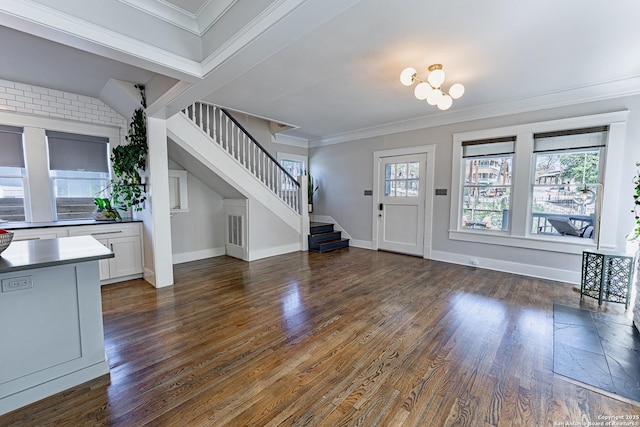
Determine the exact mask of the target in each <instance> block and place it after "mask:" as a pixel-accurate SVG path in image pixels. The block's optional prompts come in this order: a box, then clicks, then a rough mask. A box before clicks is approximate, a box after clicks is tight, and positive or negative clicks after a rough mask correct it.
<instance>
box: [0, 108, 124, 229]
mask: <svg viewBox="0 0 640 427" xmlns="http://www.w3.org/2000/svg"><path fill="white" fill-rule="evenodd" d="M0 123H1V124H5V125H9V126H20V127H22V128H23V129H24V131H23V147H24V154H25V159H24V160H25V164H26V176H25V177H24V190H25V216H26V222H51V221H54V220H55V209H53V207H52V203H51V200H52V193H53V192H52V188H51V180H50V179H49V161H48V156H47V153H48V147H47V139H46V136H45V129H46V130H52V131H59V132H69V133H78V134H84V135H95V136H104V137H107V138H109V147H110V148H111V149H113V148H114V147H115V146H117V145H119V143H120V141H121V138H120V128H119V127H116V126H108V125H100V124H95V123H83V122H73V121H66V120H60V119H57V118H51V117H42V116H27V115H22V114H15V113H13V112H3V111H0ZM109 171H110V174H111V173H112V170H111V165H109Z"/></svg>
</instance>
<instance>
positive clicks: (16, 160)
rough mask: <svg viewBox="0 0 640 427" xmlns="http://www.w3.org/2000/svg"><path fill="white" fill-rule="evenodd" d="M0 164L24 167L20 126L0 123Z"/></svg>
mask: <svg viewBox="0 0 640 427" xmlns="http://www.w3.org/2000/svg"><path fill="white" fill-rule="evenodd" d="M0 166H2V167H14V168H23V167H24V152H23V150H22V128H20V127H15V126H5V125H0Z"/></svg>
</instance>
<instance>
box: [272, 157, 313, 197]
mask: <svg viewBox="0 0 640 427" xmlns="http://www.w3.org/2000/svg"><path fill="white" fill-rule="evenodd" d="M278 162H280V166H282V168H283V169H284V170H286V171H287V172H288V173H289V175H291V176H292V177H294V178H298V177H299V176H301V175H304V174H305V172H306V171H307V169H306V167H307V166H306V165H307V157H306V156H299V155H296V154H290V153H281V152H278ZM281 180H282V182H281V183H280V185H281V187H280V188H281V190H282V191H292V190H296V191H297V189H298V186H297V185H295V184H293V183H291V182H290V181H289V179H288V178H287V177H286V175H285V174H282V176H281Z"/></svg>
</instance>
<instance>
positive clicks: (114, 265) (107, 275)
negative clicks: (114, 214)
mask: <svg viewBox="0 0 640 427" xmlns="http://www.w3.org/2000/svg"><path fill="white" fill-rule="evenodd" d="M69 235H70V236H93V237H94V238H95V239H96V240H97V241H98V242H100V243H101V244H102V245H104V246H105V247H106V248H108V249H109V250H111V252H113V254H114V255H115V256H114V258H111V259H104V260H101V261H100V280H101V282H102V283H103V284H104V283H113V282H117V281H120V280H126V279H130V278H134V277H141V275H142V273H143V264H142V236H141V232H140V224H139V223H128V224H123V223H110V224H104V225H102V224H101V225H89V226H82V227H70V228H69Z"/></svg>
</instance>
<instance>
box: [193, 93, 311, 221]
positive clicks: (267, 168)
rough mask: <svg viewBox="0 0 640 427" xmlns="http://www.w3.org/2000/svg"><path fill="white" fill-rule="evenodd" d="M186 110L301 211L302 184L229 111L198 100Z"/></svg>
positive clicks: (290, 204)
mask: <svg viewBox="0 0 640 427" xmlns="http://www.w3.org/2000/svg"><path fill="white" fill-rule="evenodd" d="M182 112H183V113H184V114H185V115H186V116H187V117H188V118H189V119H190V120H191V121H193V122H194V123H195V124H196V126H198V127H199V128H200V129H202V130H203V131H204V132H205V133H206V134H207V135H209V137H211V139H213V141H214V142H215V143H217V144H218V145H219V146H220V147H221V148H222V149H224V150H225V151H226V152H227V153H229V154H230V155H231V156H232V157H233V158H234V159H236V160H237V161H238V163H240V164H241V165H242V166H243V167H244V168H245V169H246V170H248V171H249V172H250V173H251V174H252V175H253V176H255V177H256V178H257V179H258V180H259V181H260V182H262V183H263V184H264V185H265V186H267V188H269V190H271V191H272V192H273V193H275V194H276V195H277V196H278V197H279V198H280V199H281V200H282V201H283V202H285V203H286V204H287V205H288V206H289V207H291V208H292V209H293V210H295V211H296V212H297V213H301V209H302V207H301V206H300V201H301V197H300V184H299V183H298V180H297V179H296V178H294V177H293V176H292V175H291V174H290V173H289V172H287V171H286V169H284V168H283V167H282V166H281V165H280V163H279V162H278V161H277V160H276V159H275V158H274V157H273V156H272V155H271V154H269V153H268V152H267V150H265V148H264V147H263V146H262V145H261V144H260V143H259V142H258V141H257V140H256V139H255V138H254V137H253V136H252V135H251V134H250V133H249V132H248V131H247V130H246V129H245V128H244V126H242V125H241V124H240V123H239V122H238V121H237V120H236V119H235V118H234V117H233V116H231V114H229V112H228V111H226V110H225V109H223V108H220V107H218V106H215V105H211V104H205V103H203V102H196V103H194V104H192V105H190V106H188V107H187V108H185V109H184V110H182Z"/></svg>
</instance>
